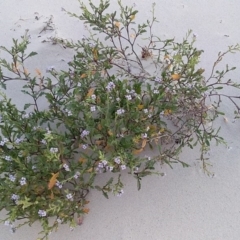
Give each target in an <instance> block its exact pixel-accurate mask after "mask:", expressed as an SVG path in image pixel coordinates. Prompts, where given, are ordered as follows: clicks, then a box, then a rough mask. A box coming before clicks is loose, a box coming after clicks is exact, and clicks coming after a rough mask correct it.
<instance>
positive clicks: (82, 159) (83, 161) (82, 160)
mask: <svg viewBox="0 0 240 240" xmlns="http://www.w3.org/2000/svg"><path fill="white" fill-rule="evenodd" d="M78 161H79V162H80V163H85V162H86V161H87V160H86V158H83V157H80V158H79V160H78Z"/></svg>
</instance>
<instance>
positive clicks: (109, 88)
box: [106, 82, 115, 92]
mask: <svg viewBox="0 0 240 240" xmlns="http://www.w3.org/2000/svg"><path fill="white" fill-rule="evenodd" d="M114 88H115V84H114V83H113V82H109V83H108V85H107V86H106V89H107V91H108V92H110V91H111V90H113V89H114Z"/></svg>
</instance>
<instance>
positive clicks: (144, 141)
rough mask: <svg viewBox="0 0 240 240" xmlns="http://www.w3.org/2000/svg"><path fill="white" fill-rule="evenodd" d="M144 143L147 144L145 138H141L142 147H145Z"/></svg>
mask: <svg viewBox="0 0 240 240" xmlns="http://www.w3.org/2000/svg"><path fill="white" fill-rule="evenodd" d="M146 144H147V139H143V141H142V149H143V148H145V146H146Z"/></svg>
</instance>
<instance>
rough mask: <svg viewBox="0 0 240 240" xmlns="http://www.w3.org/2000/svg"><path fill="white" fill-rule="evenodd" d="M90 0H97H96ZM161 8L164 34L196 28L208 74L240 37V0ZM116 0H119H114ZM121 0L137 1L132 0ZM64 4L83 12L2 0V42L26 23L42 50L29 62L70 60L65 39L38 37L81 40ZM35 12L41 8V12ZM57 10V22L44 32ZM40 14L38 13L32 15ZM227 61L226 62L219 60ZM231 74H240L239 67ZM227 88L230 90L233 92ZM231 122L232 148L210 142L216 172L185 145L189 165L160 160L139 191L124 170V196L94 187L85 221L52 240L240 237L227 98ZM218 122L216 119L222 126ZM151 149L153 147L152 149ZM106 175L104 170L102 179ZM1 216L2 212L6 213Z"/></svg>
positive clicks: (239, 164)
mask: <svg viewBox="0 0 240 240" xmlns="http://www.w3.org/2000/svg"><path fill="white" fill-rule="evenodd" d="M92 1H93V2H98V1H95V0H92ZM152 2H153V1H152V0H148V1H145V0H141V1H136V2H135V3H136V5H137V8H138V9H139V11H140V14H139V15H138V16H137V18H136V21H142V20H143V19H145V18H148V17H150V16H151V14H150V9H151V4H152ZM156 2H157V7H156V13H157V14H156V15H157V17H158V19H159V21H160V23H159V25H158V26H157V27H156V28H155V32H158V34H159V36H160V37H168V38H170V37H174V36H175V37H176V38H177V39H179V40H180V39H182V38H183V36H184V35H185V33H186V32H187V30H188V29H192V30H193V31H194V32H195V33H196V34H197V40H198V41H197V44H196V45H197V46H198V47H199V48H201V49H204V50H205V53H204V54H203V57H202V67H203V68H205V69H206V71H205V73H206V76H208V74H209V72H210V70H211V67H210V66H211V65H212V63H213V62H214V60H215V59H216V57H217V53H218V52H219V51H224V50H226V49H227V46H229V45H232V44H235V43H240V28H239V22H240V14H239V12H240V1H238V0H230V1H225V0H218V1H216V0H202V1H197V0H195V1H188V0H172V1H167V0H156ZM111 3H112V8H113V9H114V8H116V7H117V4H116V3H117V0H111ZM123 3H126V4H129V5H132V4H133V3H134V1H133V0H128V1H127V0H124V1H123ZM61 8H65V9H66V10H69V11H72V12H76V13H78V12H79V11H80V9H79V8H78V1H77V0H68V1H64V0H51V1H49V0H41V1H37V0H0V31H1V32H0V45H5V46H10V45H11V39H12V38H13V37H14V38H19V37H20V36H21V35H23V34H24V31H25V29H29V33H30V35H31V42H32V44H31V46H30V49H31V50H34V51H37V52H38V53H39V55H38V56H36V57H35V58H34V59H33V60H31V61H29V68H30V69H35V68H39V69H41V71H43V72H44V71H45V69H46V68H47V67H48V66H52V65H53V66H55V67H56V68H57V69H60V67H66V63H67V62H68V61H69V60H70V59H71V53H70V52H69V51H68V50H65V49H63V48H62V47H60V46H56V45H51V44H49V43H45V44H43V43H41V41H43V40H44V39H47V37H49V36H54V35H55V34H56V36H58V37H62V38H68V39H70V38H71V39H73V40H77V39H80V38H81V37H82V36H83V34H84V30H83V29H84V28H83V24H82V23H81V22H79V21H78V20H77V19H74V18H70V17H69V16H67V15H66V13H64V12H63V11H61ZM37 13H38V14H37ZM50 15H52V16H53V22H54V24H55V28H56V30H55V31H53V32H43V33H41V34H39V32H40V31H41V29H42V28H43V26H44V22H45V21H47V20H48V18H49V17H50ZM35 16H38V17H39V20H36V19H35ZM227 62H228V63H229V65H230V66H237V67H239V69H240V53H239V54H235V55H229V56H228V57H226V59H225V62H224V63H227ZM222 66H223V65H222ZM239 69H237V70H236V71H235V72H234V73H233V74H231V76H230V77H231V78H232V79H233V80H235V81H238V82H240V70H239ZM19 87H20V84H17V83H12V84H11V85H10V86H9V89H8V95H9V96H11V97H13V99H14V101H15V102H16V103H17V104H18V105H19V106H22V104H23V103H24V100H26V99H24V98H23V96H22V95H20V94H19ZM229 94H231V93H230V92H229ZM223 110H225V111H226V112H227V115H226V117H227V118H228V122H227V123H226V122H225V121H224V120H223V118H220V119H219V121H218V124H219V125H221V126H222V131H221V135H222V136H224V137H225V139H226V140H227V141H228V146H229V147H228V148H226V147H224V146H221V147H215V146H213V148H212V151H211V152H210V155H209V157H210V162H211V163H212V164H213V167H212V168H210V170H211V171H212V172H214V173H215V176H214V177H213V178H211V177H208V176H207V175H205V174H204V173H203V172H202V170H201V169H200V168H199V163H198V162H197V161H195V159H196V158H197V157H198V151H197V150H195V151H193V150H188V149H186V151H185V152H184V153H183V154H182V159H183V160H186V161H187V162H189V163H190V164H191V167H190V168H184V169H183V168H182V167H181V166H180V165H175V166H174V169H173V170H172V169H170V168H169V167H168V166H163V167H162V169H161V168H159V169H160V171H161V172H165V173H166V176H165V177H157V176H151V177H147V178H145V179H144V181H143V182H142V190H141V191H137V188H136V181H135V180H134V179H133V178H131V177H130V176H127V175H125V176H124V180H125V183H126V186H125V189H124V192H125V193H124V194H123V195H122V197H120V198H118V197H111V198H110V199H109V200H106V199H105V198H104V197H103V196H102V195H101V194H100V193H99V192H97V191H92V192H91V193H90V194H89V200H90V204H89V207H90V213H89V214H88V215H87V216H86V217H85V219H84V223H83V225H82V226H79V227H77V228H76V229H75V230H74V231H73V232H71V231H70V230H69V227H68V226H66V225H65V226H62V227H61V228H60V229H59V231H58V232H57V233H52V235H51V238H50V239H51V240H68V239H71V240H130V239H132V240H145V239H146V240H238V239H240V158H239V155H240V145H239V143H240V122H239V121H238V122H235V123H233V122H232V118H233V116H232V115H231V110H232V109H231V107H230V103H229V102H228V101H226V102H225V103H224V106H223ZM218 124H216V127H217V126H218ZM148 154H151V153H148ZM104 179H106V176H103V175H102V176H99V182H102V181H104ZM2 216H3V214H2ZM39 230H40V228H39V225H38V224H35V225H34V226H32V227H31V228H29V227H24V228H21V229H19V230H17V232H16V233H15V234H14V235H12V234H11V233H10V232H9V229H8V228H7V227H6V226H4V225H1V226H0V240H10V239H11V240H33V239H36V238H37V232H39Z"/></svg>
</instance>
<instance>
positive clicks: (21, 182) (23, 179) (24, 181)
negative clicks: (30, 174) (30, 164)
mask: <svg viewBox="0 0 240 240" xmlns="http://www.w3.org/2000/svg"><path fill="white" fill-rule="evenodd" d="M19 183H20V185H21V186H23V185H26V184H27V182H26V178H25V177H22V178H21V179H20V181H19Z"/></svg>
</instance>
